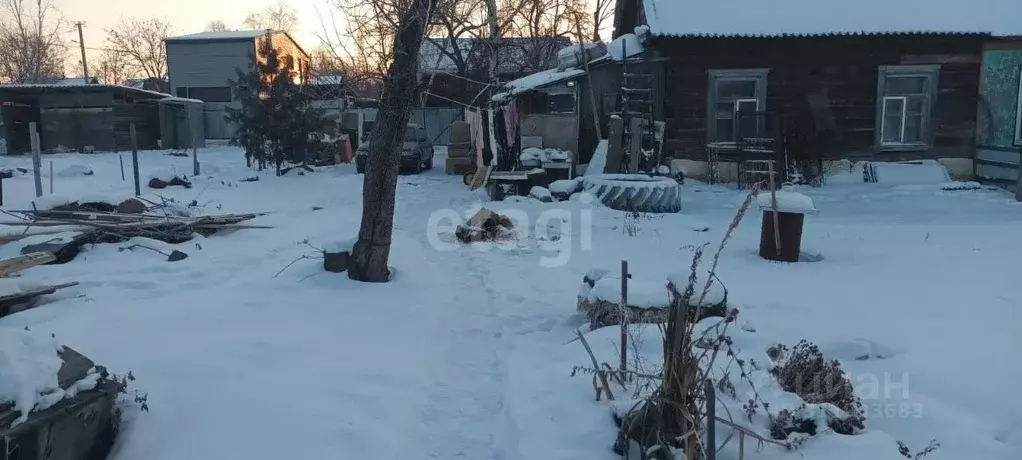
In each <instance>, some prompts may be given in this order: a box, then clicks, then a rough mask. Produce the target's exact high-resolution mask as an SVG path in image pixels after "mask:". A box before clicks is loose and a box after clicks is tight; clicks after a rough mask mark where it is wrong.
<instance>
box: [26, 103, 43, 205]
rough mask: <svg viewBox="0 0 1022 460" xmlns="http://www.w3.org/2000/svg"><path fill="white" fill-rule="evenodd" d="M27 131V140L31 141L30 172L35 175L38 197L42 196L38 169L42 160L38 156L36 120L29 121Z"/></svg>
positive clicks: (40, 175) (41, 179)
mask: <svg viewBox="0 0 1022 460" xmlns="http://www.w3.org/2000/svg"><path fill="white" fill-rule="evenodd" d="M28 132H29V137H30V139H29V140H30V141H31V143H32V174H33V175H34V176H35V196H36V198H39V197H41V196H43V177H42V172H41V171H40V169H42V167H43V165H42V163H43V160H42V159H41V158H40V157H39V155H40V150H41V147H40V146H39V131H38V130H37V127H36V122H34V121H32V122H29V124H28Z"/></svg>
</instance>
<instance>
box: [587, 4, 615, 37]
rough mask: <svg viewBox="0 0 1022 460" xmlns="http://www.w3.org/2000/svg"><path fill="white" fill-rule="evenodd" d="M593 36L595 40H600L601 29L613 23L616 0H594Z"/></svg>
mask: <svg viewBox="0 0 1022 460" xmlns="http://www.w3.org/2000/svg"><path fill="white" fill-rule="evenodd" d="M593 1H594V2H595V3H594V4H593V11H592V14H593V38H592V40H593V41H594V42H598V41H600V31H601V30H603V28H604V27H606V26H607V25H608V23H610V24H609V25H613V20H614V7H615V6H616V3H617V2H616V1H615V0H593Z"/></svg>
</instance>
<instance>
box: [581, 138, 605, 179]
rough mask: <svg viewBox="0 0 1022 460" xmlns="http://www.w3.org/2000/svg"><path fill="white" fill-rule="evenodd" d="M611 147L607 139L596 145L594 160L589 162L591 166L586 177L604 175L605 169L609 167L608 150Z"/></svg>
mask: <svg viewBox="0 0 1022 460" xmlns="http://www.w3.org/2000/svg"><path fill="white" fill-rule="evenodd" d="M609 146H610V144H608V143H607V140H606V139H602V140H600V142H599V143H598V144H596V150H595V151H594V152H593V159H592V160H589V166H588V167H587V168H586V177H589V176H597V175H601V174H603V171H604V169H606V167H607V149H608V148H609Z"/></svg>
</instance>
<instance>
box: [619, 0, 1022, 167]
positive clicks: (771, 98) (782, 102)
mask: <svg viewBox="0 0 1022 460" xmlns="http://www.w3.org/2000/svg"><path fill="white" fill-rule="evenodd" d="M934 2H935V0H861V1H858V2H837V3H835V2H819V1H806V0H778V1H770V2H765V1H761V0H732V1H726V2H725V1H720V0H619V2H618V5H617V10H616V13H617V15H616V21H615V29H616V32H615V33H616V35H620V34H622V33H625V32H628V31H631V30H635V28H636V27H639V29H638V31H640V32H644V33H647V34H648V35H647V37H646V39H645V40H644V47H645V60H646V61H647V62H650V63H653V64H654V65H657V66H661V67H662V68H663V71H662V73H660V75H661V78H660V79H659V80H658V81H655V82H654V83H653V86H654V91H655V92H656V93H658V94H660V95H661V97H659V98H657V100H656V101H655V103H656V104H657V105H658V107H656V108H655V109H654V112H656V113H660V114H662V116H663V119H664V120H666V122H667V134H666V135H667V140H666V145H665V153H666V154H667V155H668V156H670V157H673V158H674V159H678V160H682V162H683V164H684V167H685V168H686V169H687V170H688V172H689V173H690V174H693V175H699V174H700V173H701V172H705V171H706V169H705V168H706V166H707V164H708V163H710V161H709V160H710V159H711V158H715V157H716V155H714V153H715V151H723V152H729V151H732V150H734V149H730V150H729V149H728V148H723V149H721V147H728V146H736V145H741V144H743V143H744V142H746V141H747V140H751V139H769V140H771V141H772V143H771V148H770V149H767V150H770V151H772V152H773V154H772V156H773V158H774V159H776V160H778V161H779V162H780V165H781V166H784V165H787V164H791V163H793V162H797V161H801V162H804V163H805V162H809V163H815V164H816V165H818V166H816V167H814V168H812V169H815V173H816V174H818V173H819V172H820V170H822V169H823V162H824V161H825V160H834V159H850V160H859V159H868V160H874V161H902V160H916V159H938V160H939V161H941V162H943V163H944V164H945V165H946V166H949V169H950V170H951V172H952V174H953V175H955V174H956V173H957V175H971V172H972V159H973V158H975V151H976V126H977V124H976V120H977V110H976V107H977V104H978V102H979V93H980V90H979V87H980V67H981V62H982V57H983V49H984V48H983V47H984V45H985V44H987V43H989V42H991V41H993V40H997V38H996V37H998V36H1003V35H1011V34H1014V33H1018V32H1020V31H1022V22H1020V21H1019V20H1018V18H1019V17H1022V2H1019V1H1017V0H974V1H970V2H959V1H939V2H938V3H940V5H935V4H934ZM753 156H755V155H753ZM726 157H727V155H726V154H725V155H724V158H726ZM743 158H744V157H743ZM720 161H724V160H720ZM742 161H745V160H744V159H742V158H735V159H734V163H733V164H738V163H740V162H742ZM739 170H740V169H739Z"/></svg>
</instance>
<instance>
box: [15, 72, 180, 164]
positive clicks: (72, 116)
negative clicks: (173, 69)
mask: <svg viewBox="0 0 1022 460" xmlns="http://www.w3.org/2000/svg"><path fill="white" fill-rule="evenodd" d="M168 97H169V95H168V94H162V93H157V92H153V91H146V90H141V89H136V88H129V87H127V86H118V85H104V84H96V83H92V84H77V85H76V84H71V83H70V82H62V83H52V84H9V85H0V104H2V106H3V121H4V127H3V129H4V131H5V137H6V139H7V153H8V154H24V153H29V152H31V151H32V150H31V137H30V135H29V132H30V125H31V123H33V122H35V123H36V126H37V130H38V132H39V143H40V148H41V150H42V151H44V152H45V151H64V150H77V151H86V150H89V149H94V150H97V151H99V150H127V149H130V148H131V137H130V129H131V128H130V127H131V125H132V124H134V125H135V127H136V133H137V141H138V147H139V148H142V149H151V148H156V147H157V145H158V142H157V141H158V139H159V138H160V123H159V108H158V103H159V101H160V100H162V99H165V98H168Z"/></svg>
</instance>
